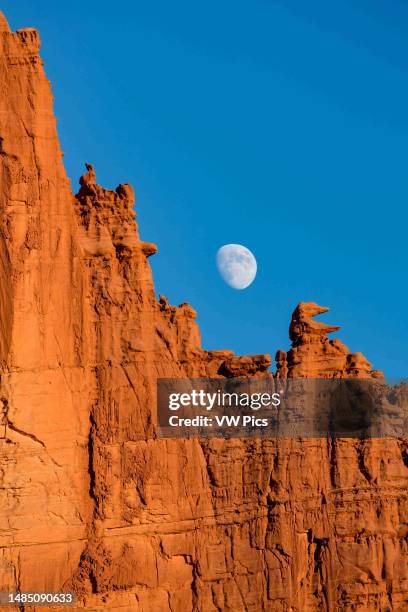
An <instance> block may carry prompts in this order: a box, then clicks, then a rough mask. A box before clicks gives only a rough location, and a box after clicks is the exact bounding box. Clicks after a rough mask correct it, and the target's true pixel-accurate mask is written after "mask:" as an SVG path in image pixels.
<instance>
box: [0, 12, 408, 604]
mask: <svg viewBox="0 0 408 612" xmlns="http://www.w3.org/2000/svg"><path fill="white" fill-rule="evenodd" d="M39 42H40V41H39V36H38V33H37V32H36V31H35V30H33V29H23V30H19V31H17V32H11V31H10V28H9V27H8V25H7V21H6V20H5V18H4V16H3V15H2V14H1V13H0V82H1V89H0V193H1V196H0V207H1V218H0V223H1V225H0V230H1V231H0V376H1V379H0V405H1V413H0V414H1V429H0V550H1V555H0V591H15V590H22V591H48V592H50V591H54V592H57V591H61V590H63V591H66V590H69V589H73V590H74V591H75V592H76V593H77V597H78V603H77V608H79V609H80V608H85V609H88V610H100V609H110V610H136V611H140V612H141V611H143V612H165V611H166V612H179V611H183V612H184V611H188V610H197V611H200V612H211V611H214V612H216V611H220V610H226V611H231V612H238V611H244V610H252V611H255V610H256V611H257V610H268V611H270V612H272V611H273V612H275V611H279V610H281V611H282V612H283V611H289V610H292V611H295V610H297V611H303V610H388V609H393V610H405V609H406V608H407V605H408V604H407V602H408V565H407V555H408V553H407V546H408V545H407V535H408V501H407V485H408V444H407V442H406V441H405V440H398V439H394V440H353V439H349V440H326V439H319V440H301V439H287V440H274V439H262V440H261V439H252V440H243V439H235V440H222V439H212V440H201V439H191V440H179V439H178V440H166V439H158V438H157V437H156V430H155V419H156V415H155V401H156V397H155V393H156V380H157V378H158V377H176V378H177V377H203V376H229V377H230V376H246V375H252V376H271V375H270V374H269V373H268V368H269V365H270V358H269V356H268V355H256V356H253V357H237V356H235V355H234V354H233V353H232V352H231V351H226V350H220V351H206V350H203V349H202V348H201V342H200V333H199V329H198V326H197V324H196V321H195V319H196V313H195V311H194V310H193V308H192V307H191V306H189V305H188V304H182V305H180V306H178V307H175V306H172V305H170V304H169V302H168V300H167V299H166V298H165V297H164V296H160V298H159V300H157V299H156V296H155V291H154V287H153V281H152V275H151V270H150V266H149V261H148V258H149V257H150V256H152V255H153V254H154V253H155V252H156V246H155V245H154V244H152V243H150V242H143V241H142V240H140V237H139V234H138V228H137V224H136V221H135V213H134V211H133V207H134V202H135V198H134V192H133V189H132V188H131V187H130V186H129V185H127V184H123V185H119V187H118V188H117V189H116V190H115V191H111V190H108V189H104V188H102V187H100V186H99V185H98V184H97V181H96V175H95V171H94V168H93V167H92V166H91V165H89V164H88V165H87V166H86V169H87V172H86V173H85V174H84V176H83V177H82V178H81V180H80V188H79V191H78V193H77V194H76V196H74V195H73V193H72V192H71V188H70V183H69V181H68V179H67V176H66V173H65V170H64V167H63V163H62V153H61V150H60V146H59V142H58V137H57V132H56V124H55V118H54V114H53V108H52V95H51V91H50V85H49V82H48V81H47V79H46V77H45V74H44V71H43V66H42V62H41V59H40V57H39V54H38V50H39ZM316 309H317V310H316ZM321 311H322V309H320V308H319V307H316V305H311V304H309V305H305V304H300V305H299V307H298V308H297V310H296V311H295V314H294V317H293V320H292V324H291V339H292V342H293V346H292V349H291V350H290V351H289V352H288V353H287V354H285V353H283V352H280V353H279V354H278V358H277V364H278V365H277V374H278V376H279V377H285V376H301V377H302V376H317V375H319V376H327V377H330V376H363V375H364V376H374V375H376V374H375V373H373V371H372V369H371V366H370V365H369V364H368V362H366V360H365V359H364V358H363V357H362V356H360V355H359V354H350V353H349V352H348V350H347V349H346V348H345V347H344V345H342V344H341V343H340V342H339V341H337V340H334V341H330V340H328V338H327V337H326V334H327V333H329V332H330V331H333V330H334V329H336V328H333V327H329V326H325V325H323V326H322V325H321V324H320V325H319V324H317V323H316V322H314V321H313V316H314V315H315V314H318V312H321Z"/></svg>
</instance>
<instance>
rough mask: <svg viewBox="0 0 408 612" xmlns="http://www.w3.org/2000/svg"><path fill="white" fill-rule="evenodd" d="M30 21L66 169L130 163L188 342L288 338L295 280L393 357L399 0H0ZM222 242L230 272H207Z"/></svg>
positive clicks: (373, 355)
mask: <svg viewBox="0 0 408 612" xmlns="http://www.w3.org/2000/svg"><path fill="white" fill-rule="evenodd" d="M1 9H2V10H3V11H4V12H5V14H6V16H7V17H8V19H9V22H10V25H11V27H12V28H13V29H17V28H19V27H28V26H34V27H37V28H38V29H39V30H40V33H41V37H42V41H43V45H42V55H43V58H44V60H45V64H46V70H47V74H48V76H49V78H50V79H51V80H52V83H53V90H54V94H55V107H56V113H57V116H58V129H59V135H60V138H61V141H62V147H63V150H64V151H65V163H66V168H67V171H68V174H69V176H70V178H71V179H72V183H73V186H74V187H75V188H76V184H77V179H78V177H79V175H80V174H81V173H82V166H83V162H85V161H88V162H93V163H94V164H95V166H96V171H97V176H98V180H99V182H100V183H101V184H102V185H104V186H106V187H114V186H116V185H117V184H118V183H119V182H126V181H129V182H131V183H132V184H133V185H134V187H135V189H136V194H137V206H136V210H137V213H138V221H139V225H140V231H141V236H142V238H143V239H144V240H148V241H152V242H156V243H157V244H158V246H159V253H158V254H157V255H156V256H154V257H153V258H152V259H151V260H150V261H151V262H152V266H153V271H154V277H155V284H156V290H157V293H159V292H160V293H164V294H165V295H166V296H167V297H168V298H169V299H170V301H171V302H172V303H180V302H183V301H188V302H190V303H191V304H192V305H193V306H194V307H195V308H196V309H197V310H198V313H199V323H200V326H201V330H202V336H203V345H204V347H206V348H231V349H234V350H236V351H237V352H240V353H258V352H271V353H272V355H274V353H275V350H276V349H278V348H286V347H288V346H289V342H288V336H287V328H288V324H289V319H290V315H291V312H292V310H293V308H294V307H295V305H296V304H297V302H299V301H300V300H314V301H317V302H319V303H320V304H322V305H325V306H329V307H330V308H331V313H329V315H326V316H325V319H326V320H328V321H330V322H331V323H333V324H339V325H342V330H341V331H340V332H339V337H340V338H341V339H342V340H343V341H344V342H346V344H348V345H349V347H350V349H351V350H360V351H362V352H364V353H365V354H366V356H367V357H368V358H369V359H370V360H371V361H372V362H373V364H374V365H375V367H378V368H381V369H383V370H384V371H385V372H386V373H387V374H388V375H389V376H396V377H398V376H403V377H404V376H406V375H407V369H406V361H407V359H406V355H407V352H408V324H407V318H408V314H407V297H408V289H407V248H408V246H407V220H408V213H407V209H408V154H407V148H408V35H407V34H408V32H407V30H408V5H407V3H406V2H405V3H404V2H402V1H398V0H393V1H392V2H386V1H377V0H367V1H362V0H350V1H348V2H346V1H338V2H327V0H324V1H323V0H322V1H312V2H305V1H304V0H299V1H297V2H295V1H291V0H288V1H285V2H283V1H282V2H273V1H266V0H264V1H260V0H247V1H242V0H234V1H230V0H222V1H221V2H220V1H219V0H217V1H214V0H206V2H191V0H188V1H187V0H183V1H177V0H175V2H169V1H168V0H163V1H155V0H149V1H148V2H146V1H145V2H139V1H138V0H136V1H132V2H116V3H112V2H109V3H108V2H105V1H104V0H99V1H98V2H96V1H94V0H90V1H89V0H88V1H87V2H83V1H81V2H78V1H77V0H72V1H71V2H69V3H68V2H66V3H59V2H55V1H54V0H53V1H52V2H51V1H50V0H43V1H41V2H34V1H27V0H19V2H18V3H17V2H16V1H15V0H3V1H2V2H1ZM229 242H237V243H242V244H244V245H246V246H247V247H248V248H250V249H251V250H252V251H253V252H254V254H255V255H256V257H257V260H258V270H259V272H258V276H257V279H256V280H255V282H254V284H253V285H252V286H251V287H250V288H249V289H247V290H245V291H242V292H241V291H235V290H233V289H230V288H229V287H227V286H226V285H225V284H224V283H223V281H222V280H221V278H220V277H219V276H218V273H217V270H216V267H215V253H216V250H217V249H218V247H219V246H221V245H222V244H225V243H229Z"/></svg>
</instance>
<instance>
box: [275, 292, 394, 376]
mask: <svg viewBox="0 0 408 612" xmlns="http://www.w3.org/2000/svg"><path fill="white" fill-rule="evenodd" d="M328 310H329V309H328V308H325V307H324V306H319V305H318V304H316V303H315V302H300V304H298V306H297V307H296V308H295V310H294V312H293V314H292V321H291V323H290V327H289V337H290V339H291V340H292V348H291V349H290V351H289V352H288V353H285V352H284V351H278V352H277V353H276V358H275V359H276V364H277V370H276V375H277V377H278V378H286V377H289V378H382V377H383V374H382V372H380V371H378V370H373V368H372V365H371V363H370V362H369V361H368V360H367V359H366V358H365V357H364V355H362V354H361V353H350V352H349V350H348V348H347V346H346V345H345V344H343V342H341V341H340V340H338V339H337V338H336V339H335V340H330V339H329V338H328V336H327V334H331V333H332V332H335V331H338V330H339V329H340V327H339V326H338V325H327V324H325V323H322V322H320V321H315V319H314V317H315V316H317V315H319V314H323V313H325V312H328Z"/></svg>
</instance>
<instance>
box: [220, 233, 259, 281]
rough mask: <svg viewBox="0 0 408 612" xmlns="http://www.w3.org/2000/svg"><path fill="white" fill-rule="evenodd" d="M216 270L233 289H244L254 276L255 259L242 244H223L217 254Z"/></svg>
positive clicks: (255, 269)
mask: <svg viewBox="0 0 408 612" xmlns="http://www.w3.org/2000/svg"><path fill="white" fill-rule="evenodd" d="M217 268H218V272H219V273H220V274H221V276H222V278H223V279H224V281H225V282H226V283H227V285H229V286H230V287H232V288H233V289H246V288H247V287H249V285H250V284H251V283H252V281H253V280H254V278H255V276H256V271H257V265H256V259H255V257H254V256H253V255H252V253H251V251H250V250H249V249H247V248H246V247H244V246H242V244H224V246H222V247H221V248H220V249H218V252H217Z"/></svg>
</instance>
